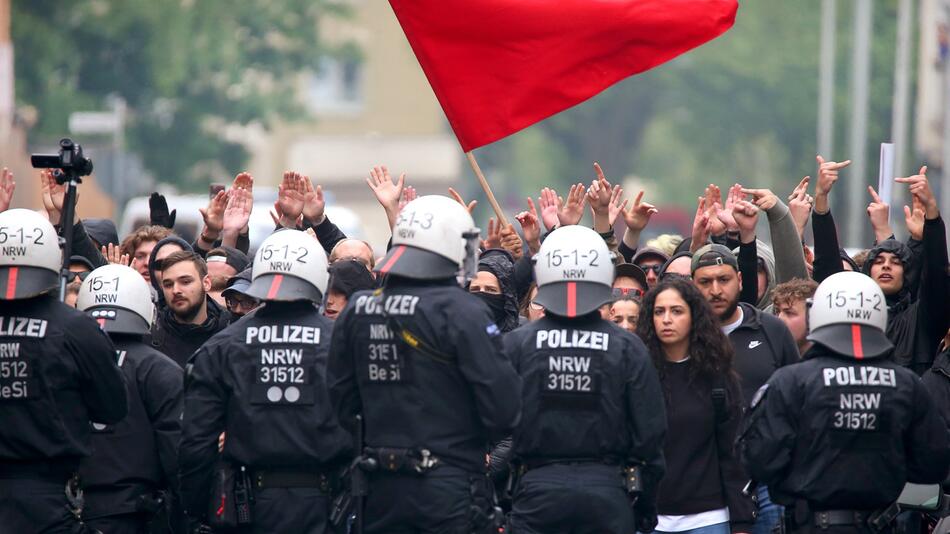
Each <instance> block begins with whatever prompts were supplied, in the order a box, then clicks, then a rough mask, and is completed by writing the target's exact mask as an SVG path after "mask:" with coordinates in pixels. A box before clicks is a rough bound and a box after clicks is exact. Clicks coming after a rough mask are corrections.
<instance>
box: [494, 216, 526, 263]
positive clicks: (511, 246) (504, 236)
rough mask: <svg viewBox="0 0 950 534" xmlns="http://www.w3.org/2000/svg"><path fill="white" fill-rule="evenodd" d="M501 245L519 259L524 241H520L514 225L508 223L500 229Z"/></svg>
mask: <svg viewBox="0 0 950 534" xmlns="http://www.w3.org/2000/svg"><path fill="white" fill-rule="evenodd" d="M499 226H500V225H499ZM501 246H502V248H504V249H505V250H507V251H508V253H509V254H511V257H513V258H514V259H515V260H520V259H521V256H523V255H524V242H523V241H521V236H519V235H518V232H515V227H514V226H512V225H510V224H509V225H508V226H506V227H505V228H504V229H503V230H502V231H501Z"/></svg>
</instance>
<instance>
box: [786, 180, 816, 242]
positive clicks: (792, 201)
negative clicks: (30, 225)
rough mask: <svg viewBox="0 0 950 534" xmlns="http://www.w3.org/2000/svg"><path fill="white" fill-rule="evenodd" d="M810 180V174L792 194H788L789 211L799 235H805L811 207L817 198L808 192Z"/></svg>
mask: <svg viewBox="0 0 950 534" xmlns="http://www.w3.org/2000/svg"><path fill="white" fill-rule="evenodd" d="M810 180H811V177H810V176H806V177H804V178H802V181H801V182H798V185H797V186H795V190H794V191H792V194H790V195H788V211H789V212H791V214H792V220H793V221H795V228H797V229H798V236H799V237H802V236H803V235H805V225H806V224H808V217H810V216H811V208H812V206H813V205H814V203H815V199H814V198H812V196H811V195H809V194H808V182H809V181H810Z"/></svg>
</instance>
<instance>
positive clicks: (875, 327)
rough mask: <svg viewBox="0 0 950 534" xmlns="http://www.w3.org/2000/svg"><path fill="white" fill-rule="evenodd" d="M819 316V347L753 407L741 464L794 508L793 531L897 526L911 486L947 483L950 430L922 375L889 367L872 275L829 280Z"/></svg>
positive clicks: (819, 296) (882, 312)
mask: <svg viewBox="0 0 950 534" xmlns="http://www.w3.org/2000/svg"><path fill="white" fill-rule="evenodd" d="M809 321H810V327H811V331H810V334H809V336H808V340H809V341H811V342H813V343H814V346H813V347H812V348H811V349H810V350H809V351H808V352H806V353H805V355H804V359H803V361H802V362H801V363H797V364H794V365H790V366H786V367H783V368H781V369H779V370H778V371H776V372H775V374H774V375H773V376H772V378H771V379H770V380H769V381H768V383H766V384H765V385H764V386H762V388H760V389H759V391H758V392H757V393H756V395H755V397H754V398H753V400H752V408H751V413H750V415H749V418H748V421H747V424H746V428H745V429H744V430H743V432H742V434H741V435H740V438H739V450H740V455H741V459H742V462H743V464H744V465H745V467H746V469H748V471H749V473H750V474H751V475H752V477H753V478H754V479H755V480H758V481H759V482H763V483H765V484H768V486H769V490H770V491H771V492H772V495H773V496H774V497H775V500H776V501H777V502H779V503H780V504H785V505H786V506H787V508H786V528H789V529H790V530H793V531H800V532H810V531H812V532H813V531H820V532H827V533H829V534H834V533H855V532H886V531H890V530H891V520H892V519H893V517H894V515H896V513H897V510H896V506H894V502H895V501H896V500H897V497H898V495H899V494H900V493H901V489H902V488H903V486H904V483H905V482H916V483H923V484H928V483H938V482H941V481H943V480H944V479H945V478H946V476H947V473H948V469H950V439H948V432H947V427H946V425H945V424H944V422H943V420H942V418H941V416H940V414H939V413H938V412H937V411H936V410H935V409H934V406H933V402H932V401H931V399H930V397H929V396H928V395H927V392H926V390H925V389H924V387H923V386H922V385H921V383H920V380H919V379H918V378H917V376H916V375H915V374H914V373H913V372H912V371H910V370H908V369H906V368H903V367H901V366H900V365H897V364H895V363H894V362H893V361H892V360H891V353H892V349H893V346H892V344H891V342H890V341H889V340H888V339H887V337H886V336H885V334H884V331H885V327H886V325H887V303H886V302H885V300H884V293H883V292H882V291H881V289H880V287H879V286H878V285H877V284H876V283H875V282H874V281H873V280H872V279H871V278H869V277H867V276H865V275H863V274H860V273H853V272H842V273H838V274H835V275H832V276H829V277H828V278H826V279H825V280H824V281H823V282H822V283H821V285H820V286H818V290H817V291H816V293H815V296H814V297H813V299H812V304H811V308H810V312H809ZM793 505H794V506H793Z"/></svg>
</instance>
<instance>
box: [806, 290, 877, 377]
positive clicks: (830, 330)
mask: <svg viewBox="0 0 950 534" xmlns="http://www.w3.org/2000/svg"><path fill="white" fill-rule="evenodd" d="M808 326H809V334H808V340H809V341H812V342H814V343H818V344H820V345H824V346H826V347H828V348H830V349H831V350H833V351H835V352H837V353H839V354H844V355H847V356H853V357H854V358H857V359H862V358H873V357H875V356H880V355H882V354H885V353H887V352H888V351H890V350H891V349H892V348H893V347H894V345H893V344H892V343H891V341H890V340H889V339H888V338H887V336H886V335H885V332H886V330H887V302H886V301H885V300H884V292H883V291H882V290H881V288H880V286H878V285H877V283H876V282H875V281H874V280H872V279H871V278H870V277H868V276H867V275H865V274H861V273H856V272H850V271H844V272H840V273H836V274H833V275H831V276H829V277H828V278H825V279H824V281H822V282H821V284H820V285H819V286H818V289H817V290H815V296H814V297H812V299H811V305H810V306H809V309H808Z"/></svg>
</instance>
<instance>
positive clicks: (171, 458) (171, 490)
mask: <svg viewBox="0 0 950 534" xmlns="http://www.w3.org/2000/svg"><path fill="white" fill-rule="evenodd" d="M111 337H112V340H113V342H114V343H115V346H116V350H117V351H118V361H119V368H121V369H122V374H123V376H124V377H125V383H126V386H127V387H128V405H129V413H128V415H127V416H126V418H125V419H123V420H122V421H121V422H119V423H118V424H115V425H103V424H100V423H93V436H92V445H93V454H92V456H90V457H88V458H85V459H83V461H82V463H81V464H80V467H79V473H80V476H81V477H82V481H83V488H84V490H85V497H86V503H85V508H84V511H83V519H85V520H86V524H88V525H89V526H90V527H92V528H95V529H98V530H100V531H102V533H103V534H113V533H116V534H118V533H126V532H127V533H129V534H131V533H138V532H145V531H147V530H148V528H149V527H148V524H149V522H150V521H151V520H152V517H153V516H154V515H155V514H157V513H160V512H161V516H160V517H162V518H163V521H165V522H166V523H167V521H168V513H167V510H165V507H166V506H167V503H170V502H173V501H174V500H175V499H174V497H175V494H176V493H177V491H178V441H179V438H180V436H181V410H182V381H183V379H184V371H183V370H182V368H181V367H179V366H178V364H176V363H175V362H174V361H172V360H171V358H169V357H168V356H165V355H164V354H162V353H161V352H158V351H157V350H155V349H153V348H151V347H149V346H148V345H146V344H145V343H143V342H142V339H141V336H129V335H121V334H113V335H112V336H111ZM163 503H165V504H163ZM165 527H166V530H167V529H168V528H169V527H168V526H167V525H166V526H165Z"/></svg>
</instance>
